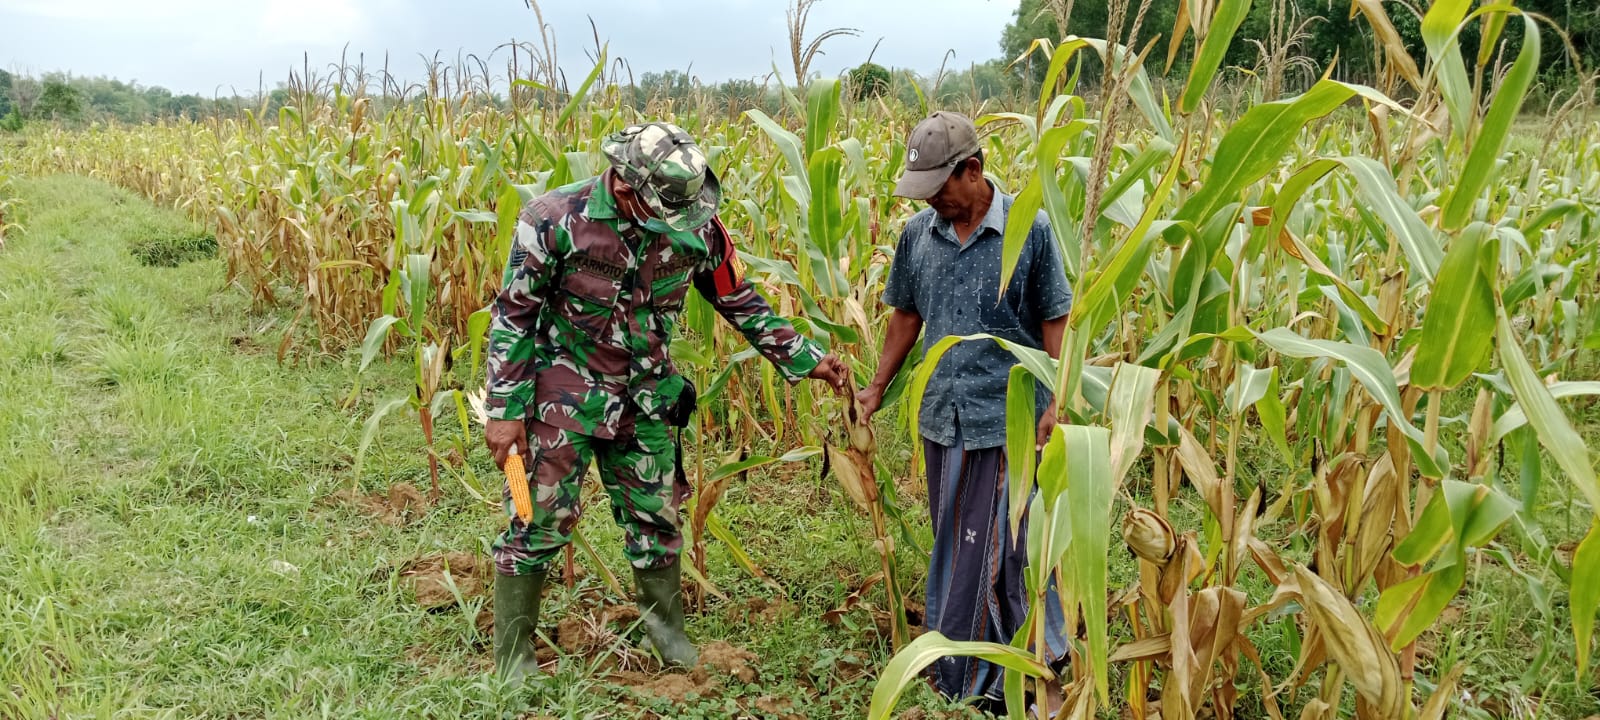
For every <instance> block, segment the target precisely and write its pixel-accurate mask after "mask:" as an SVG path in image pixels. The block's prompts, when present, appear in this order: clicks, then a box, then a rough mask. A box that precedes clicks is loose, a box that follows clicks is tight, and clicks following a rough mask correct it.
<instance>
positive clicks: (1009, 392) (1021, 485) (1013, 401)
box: [1006, 365, 1038, 538]
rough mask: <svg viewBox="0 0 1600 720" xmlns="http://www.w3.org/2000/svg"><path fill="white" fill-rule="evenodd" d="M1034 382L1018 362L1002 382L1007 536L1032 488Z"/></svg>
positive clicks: (1019, 521)
mask: <svg viewBox="0 0 1600 720" xmlns="http://www.w3.org/2000/svg"><path fill="white" fill-rule="evenodd" d="M1037 387H1038V383H1037V381H1036V380H1034V377H1033V375H1032V373H1029V372H1028V369H1027V368H1025V367H1023V366H1021V365H1013V366H1011V376H1010V378H1009V379H1008V380H1007V382H1006V482H1007V488H1008V489H1009V490H1010V492H1009V493H1008V494H1009V497H1010V500H1011V502H1010V505H1009V508H1010V518H1008V519H1009V520H1010V521H1011V537H1013V538H1015V537H1017V533H1018V530H1019V529H1020V528H1021V527H1022V516H1023V514H1024V513H1025V512H1026V511H1027V509H1028V493H1030V492H1032V490H1033V472H1034V463H1035V453H1036V449H1035V445H1037V442H1038V432H1037V430H1038V425H1037V424H1035V423H1034V421H1033V419H1034V408H1035V407H1036V405H1035V400H1034V391H1035V390H1036V389H1037Z"/></svg>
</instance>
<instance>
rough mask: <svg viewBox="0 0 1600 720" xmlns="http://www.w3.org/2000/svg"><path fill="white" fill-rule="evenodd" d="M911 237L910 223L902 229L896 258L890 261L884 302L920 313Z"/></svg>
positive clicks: (895, 249) (895, 254)
mask: <svg viewBox="0 0 1600 720" xmlns="http://www.w3.org/2000/svg"><path fill="white" fill-rule="evenodd" d="M911 238H912V231H911V226H910V224H907V226H906V228H905V229H904V230H901V231H900V241H899V242H898V243H896V244H895V247H894V259H893V260H892V261H890V263H889V279H888V280H887V281H885V282H884V284H883V304H885V305H888V306H889V307H892V308H894V309H896V310H905V311H906V312H913V313H919V314H920V311H918V310H917V294H916V292H915V290H916V285H915V280H916V278H915V277H914V275H915V273H914V272H913V268H912V267H911Z"/></svg>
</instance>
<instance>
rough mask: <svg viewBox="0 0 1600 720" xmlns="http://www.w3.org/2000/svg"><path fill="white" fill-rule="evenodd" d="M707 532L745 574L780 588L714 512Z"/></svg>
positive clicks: (709, 515)
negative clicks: (725, 549)
mask: <svg viewBox="0 0 1600 720" xmlns="http://www.w3.org/2000/svg"><path fill="white" fill-rule="evenodd" d="M816 450H817V451H818V452H820V451H821V450H820V448H816ZM706 530H708V531H710V533H711V536H712V537H714V538H716V539H717V540H720V541H721V542H722V544H723V545H726V546H727V547H728V552H729V553H730V554H731V555H733V561H734V562H736V563H738V564H739V567H742V568H744V571H745V572H747V573H750V574H751V575H753V576H755V577H757V578H759V579H761V580H763V581H765V582H766V583H767V584H768V585H770V586H772V587H774V588H779V586H778V584H777V583H776V582H774V581H773V580H772V578H771V577H770V576H768V575H767V573H766V571H765V570H762V569H761V566H760V565H757V564H756V561H755V560H754V559H753V558H751V557H750V553H749V552H748V551H746V550H745V549H744V544H743V543H741V542H739V535H738V533H735V532H733V529H732V528H729V527H728V523H727V521H725V520H723V519H722V516H720V515H718V514H717V513H716V511H714V510H713V511H711V512H710V513H708V514H707V515H706ZM686 565H687V563H686ZM779 589H781V588H779Z"/></svg>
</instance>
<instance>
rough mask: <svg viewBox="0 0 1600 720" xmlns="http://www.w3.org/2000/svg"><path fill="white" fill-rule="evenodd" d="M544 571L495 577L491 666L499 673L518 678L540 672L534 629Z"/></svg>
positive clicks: (506, 676)
mask: <svg viewBox="0 0 1600 720" xmlns="http://www.w3.org/2000/svg"><path fill="white" fill-rule="evenodd" d="M543 591H544V573H542V572H541V573H534V574H532V575H496V576H495V579H494V667H495V670H496V671H497V672H498V673H500V676H501V677H503V678H507V679H509V680H521V679H523V678H525V677H527V676H529V675H532V674H534V673H537V672H538V671H539V663H538V661H536V660H534V658H533V655H534V648H533V630H534V628H535V627H538V624H539V595H540V594H541V593H542V592H543Z"/></svg>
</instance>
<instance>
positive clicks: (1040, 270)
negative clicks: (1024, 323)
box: [1028, 213, 1072, 320]
mask: <svg viewBox="0 0 1600 720" xmlns="http://www.w3.org/2000/svg"><path fill="white" fill-rule="evenodd" d="M1028 239H1029V241H1030V242H1032V243H1033V244H1034V252H1035V253H1036V254H1035V256H1034V261H1033V276H1032V277H1031V278H1029V285H1030V287H1029V288H1028V290H1029V293H1028V294H1029V295H1031V296H1033V297H1034V298H1035V302H1037V303H1038V304H1039V312H1040V317H1043V318H1044V319H1045V320H1054V319H1056V318H1059V317H1061V316H1062V315H1066V314H1067V313H1068V312H1071V310H1072V286H1071V285H1069V284H1068V283H1067V268H1066V265H1065V264H1064V263H1063V261H1062V258H1061V245H1060V244H1059V243H1057V242H1056V238H1055V234H1054V233H1052V232H1051V231H1050V222H1049V220H1047V219H1045V216H1044V213H1040V214H1039V218H1038V219H1037V220H1035V221H1034V223H1033V230H1032V232H1030V233H1029V237H1028Z"/></svg>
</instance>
